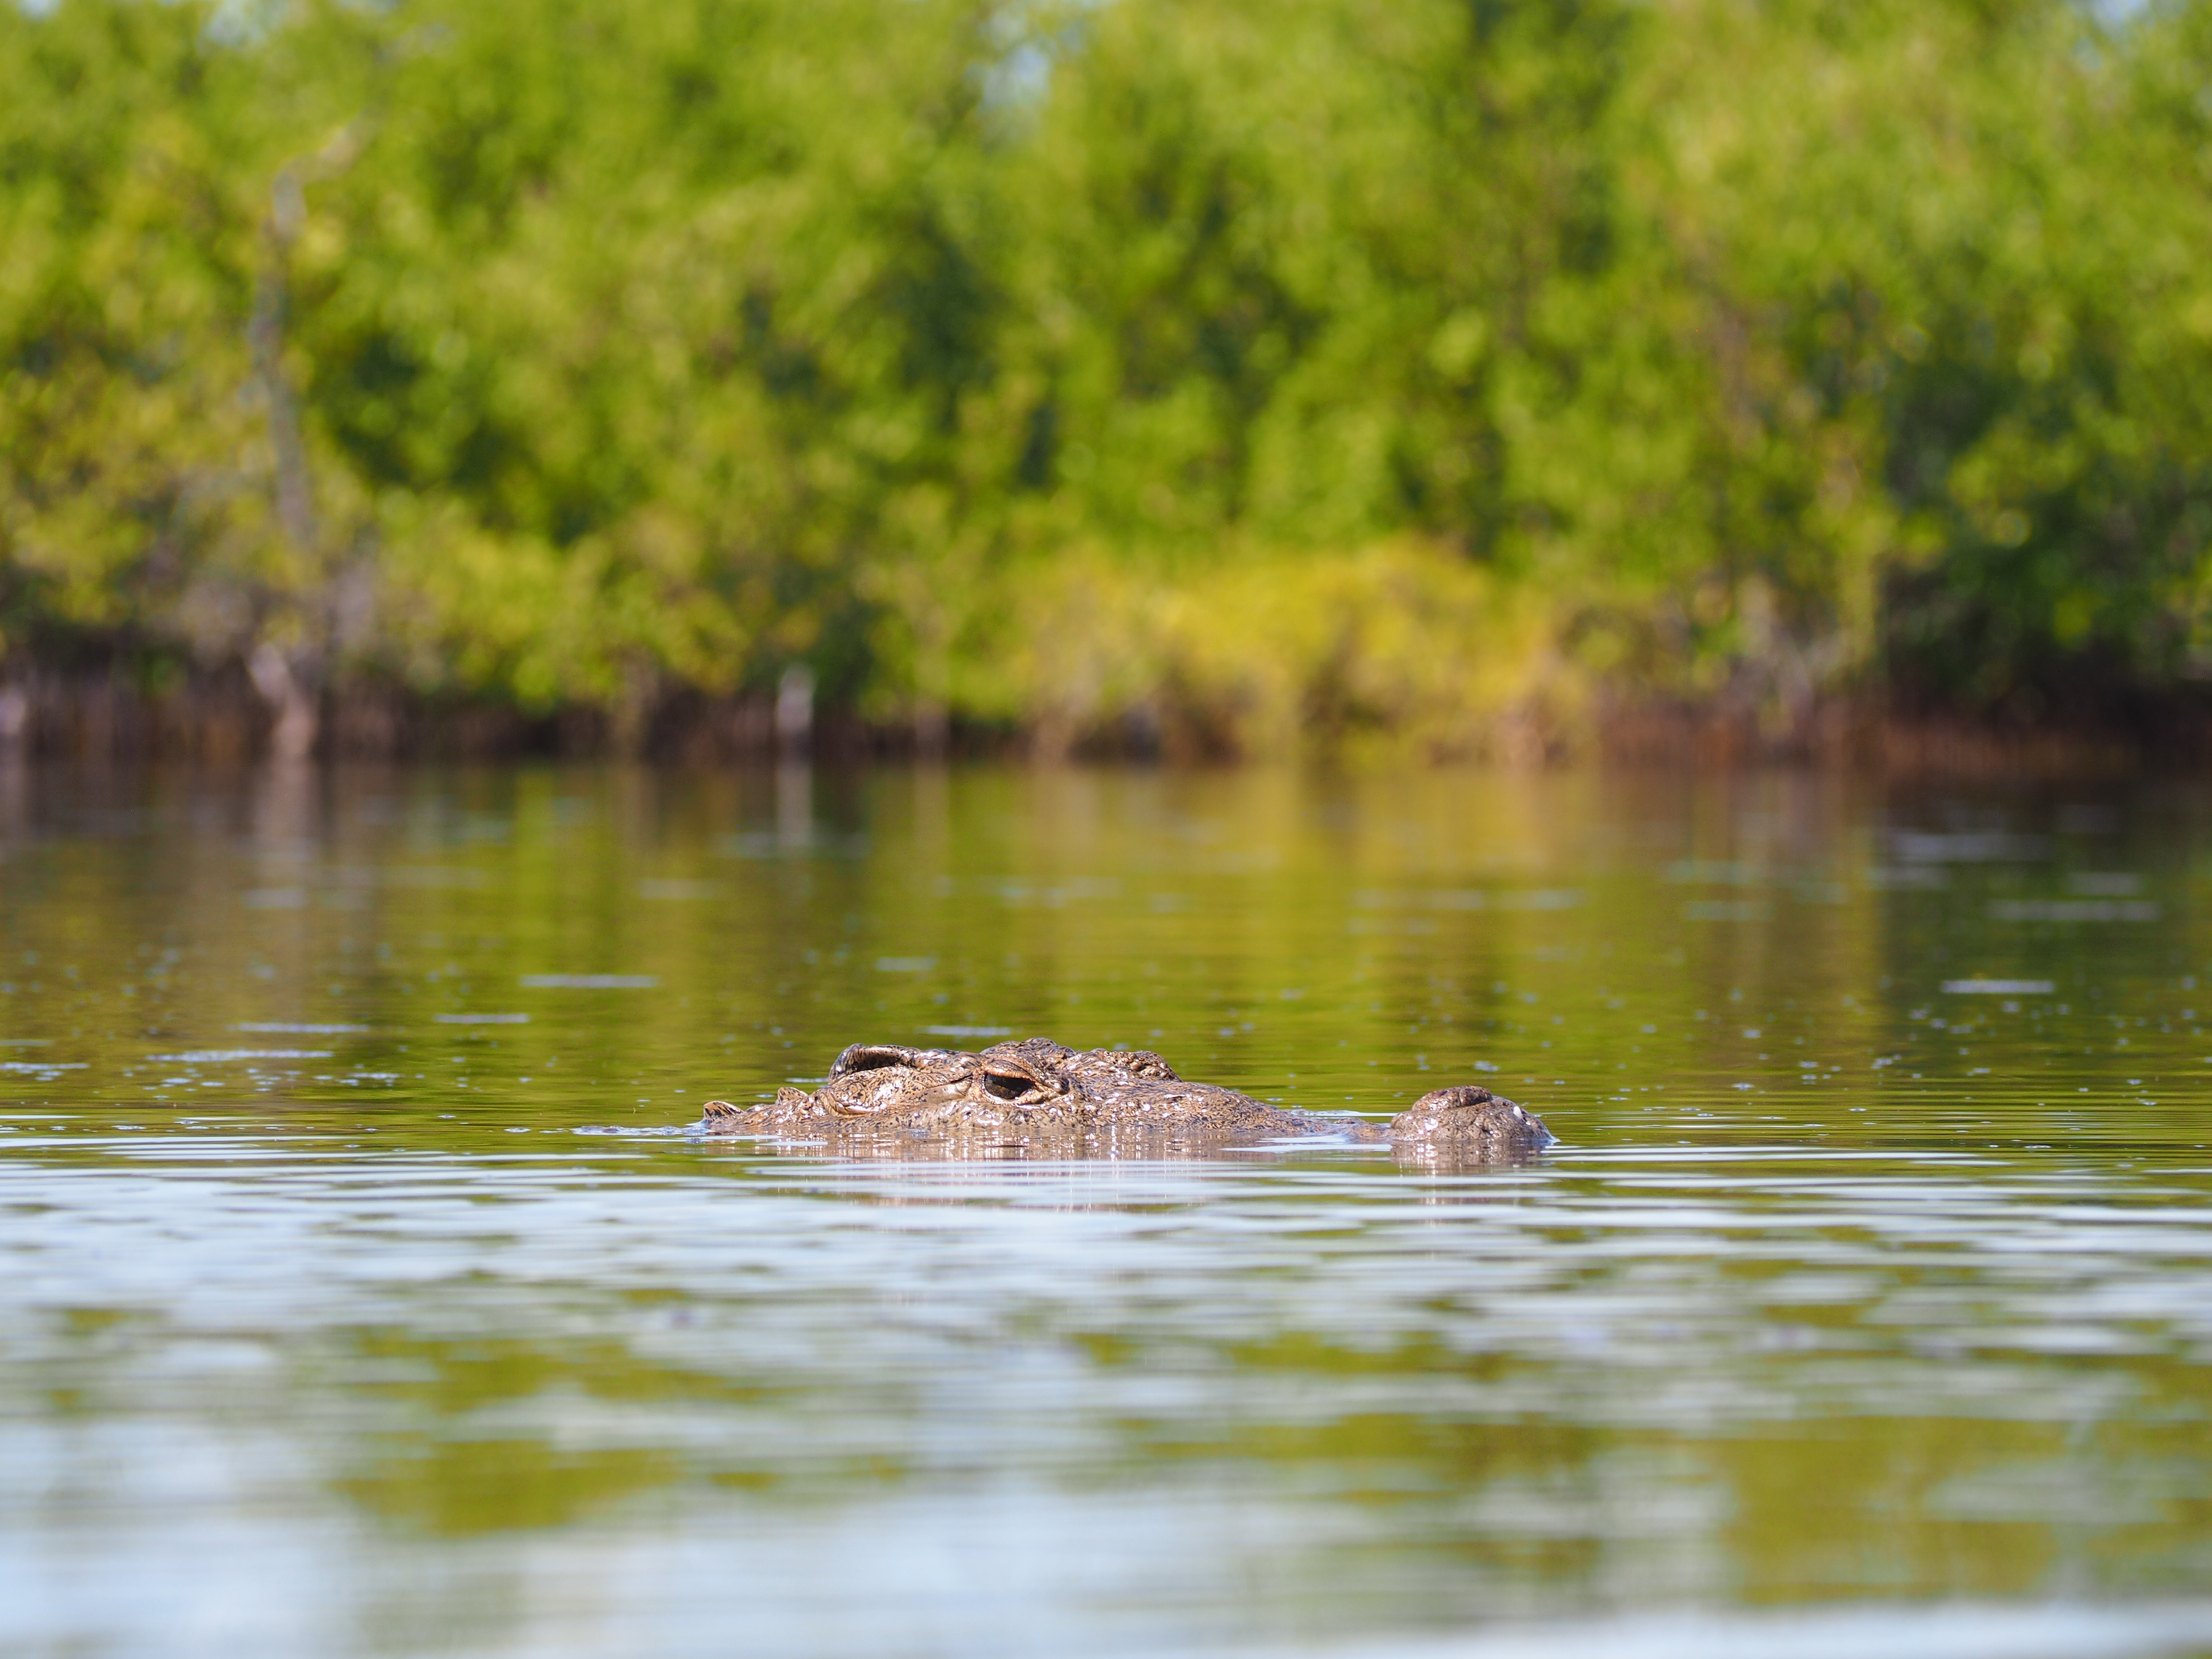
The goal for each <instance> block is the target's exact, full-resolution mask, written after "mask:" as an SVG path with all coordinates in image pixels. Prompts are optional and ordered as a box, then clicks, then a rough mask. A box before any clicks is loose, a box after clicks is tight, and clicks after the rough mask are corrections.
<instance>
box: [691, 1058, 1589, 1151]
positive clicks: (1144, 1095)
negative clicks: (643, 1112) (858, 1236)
mask: <svg viewBox="0 0 2212 1659" xmlns="http://www.w3.org/2000/svg"><path fill="white" fill-rule="evenodd" d="M699 1127H700V1129H701V1130H702V1132H703V1133H708V1134H717V1135H724V1134H727V1135H768V1136H780V1137H786V1138H790V1137H799V1138H805V1139H833V1140H835V1141H836V1143H837V1144H838V1145H839V1146H841V1147H844V1148H848V1149H852V1150H858V1149H860V1147H861V1146H878V1147H879V1148H880V1147H881V1146H884V1143H888V1142H897V1141H906V1142H911V1141H913V1140H915V1139H925V1138H926V1139H942V1140H945V1141H946V1142H949V1143H957V1144H959V1145H963V1146H970V1147H976V1146H981V1147H986V1148H1005V1147H1008V1146H1027V1145H1030V1144H1031V1143H1032V1142H1036V1143H1039V1144H1042V1143H1044V1142H1054V1143H1057V1142H1060V1141H1066V1140H1080V1141H1081V1142H1082V1143H1084V1150H1085V1152H1091V1153H1097V1152H1113V1151H1121V1150H1126V1151H1130V1152H1136V1151H1140V1150H1146V1149H1147V1147H1148V1146H1149V1144H1150V1143H1153V1142H1159V1141H1166V1142H1171V1143H1173V1144H1175V1145H1179V1146H1182V1145H1189V1144H1192V1143H1206V1144H1220V1143H1226V1142H1232V1141H1251V1140H1273V1139H1287V1138H1289V1137H1291V1136H1300V1135H1330V1136H1335V1137H1339V1138H1340V1139H1346V1140H1352V1141H1364V1142H1370V1143H1371V1142H1379V1141H1389V1143H1390V1144H1391V1145H1392V1146H1394V1147H1395V1149H1396V1150H1398V1151H1399V1152H1401V1153H1408V1152H1410V1153H1412V1154H1413V1155H1414V1156H1415V1157H1416V1158H1417V1159H1418V1160H1419V1161H1421V1162H1425V1163H1431V1164H1437V1163H1443V1164H1463V1163H1482V1164H1490V1163H1504V1162H1509V1161H1510V1160H1513V1159H1516V1158H1524V1157H1527V1156H1528V1154H1530V1153H1532V1152H1541V1151H1542V1150H1543V1149H1544V1148H1545V1147H1547V1146H1550V1145H1552V1143H1553V1135H1552V1133H1551V1132H1550V1131H1549V1130H1548V1129H1547V1128H1546V1127H1544V1125H1543V1122H1542V1121H1541V1120H1540V1119H1539V1118H1537V1117H1536V1116H1535V1115H1534V1114H1533V1113H1531V1112H1528V1111H1527V1110H1526V1109H1523V1108H1522V1107H1520V1106H1517V1105H1516V1104H1515V1103H1513V1102H1511V1101H1510V1100H1505V1099H1502V1098H1500V1097H1498V1096H1496V1095H1493V1094H1492V1093H1491V1092H1490V1091H1489V1090H1487V1089H1482V1088H1475V1087H1470V1086H1466V1085H1462V1086H1460V1087H1456V1088H1450V1089H1438V1090H1437V1091H1434V1092H1433V1093H1431V1094H1426V1095H1424V1096H1422V1097H1421V1098H1420V1099H1419V1100H1418V1101H1416V1102H1414V1103H1413V1106H1412V1107H1410V1108H1409V1109H1407V1110H1406V1111H1403V1112H1401V1113H1400V1114H1399V1115H1397V1116H1396V1117H1395V1118H1394V1119H1392V1120H1391V1122H1390V1125H1389V1128H1387V1129H1385V1128H1383V1127H1379V1126H1377V1125H1376V1124H1374V1123H1371V1122H1370V1121H1367V1120H1366V1119H1364V1118H1357V1117H1351V1116H1323V1115H1318V1114H1315V1113H1311V1112H1294V1111H1285V1109H1283V1108H1281V1107H1279V1106H1269V1105H1266V1104H1264V1103H1261V1102H1260V1101H1256V1100H1254V1099H1253V1098H1251V1097H1249V1095H1241V1094H1238V1093H1237V1091H1235V1090H1233V1089H1222V1088H1217V1087H1216V1086H1214V1085H1212V1084H1210V1083H1189V1082H1186V1081H1184V1080H1183V1079H1182V1078H1179V1077H1177V1076H1176V1073H1175V1069H1174V1067H1172V1066H1170V1065H1169V1064H1168V1063H1167V1061H1165V1060H1162V1059H1161V1058H1160V1057H1159V1056H1158V1054H1148V1053H1146V1052H1144V1051H1142V1050H1138V1051H1134V1052H1132V1051H1127V1050H1122V1049H1105V1048H1092V1049H1088V1050H1085V1051H1082V1052H1078V1051H1077V1050H1074V1049H1072V1048H1062V1047H1061V1046H1060V1044H1059V1043H1057V1042H1053V1041H1051V1040H1050V1039H1049V1038H1047V1037H1024V1038H1023V1039H1022V1040H1021V1041H1019V1042H1001V1043H999V1044H996V1045H995V1046H994V1047H992V1048H986V1049H985V1050H983V1052H982V1053H981V1054H966V1053H963V1052H960V1051H958V1050H955V1049H949V1048H901V1047H899V1046H897V1045H896V1044H892V1043H879V1042H877V1043H870V1042H856V1043H854V1045H853V1046H852V1047H851V1048H848V1049H846V1050H845V1052H844V1053H843V1054H840V1055H838V1056H837V1060H836V1064H835V1065H834V1066H831V1067H830V1068H829V1078H828V1079H827V1080H826V1081H825V1082H824V1083H823V1085H822V1086H821V1087H820V1088H819V1089H817V1090H816V1091H814V1092H813V1093H812V1094H808V1093H807V1092H806V1091H805V1090H803V1089H793V1088H785V1089H781V1090H779V1091H777V1092H776V1097H775V1100H774V1101H773V1102H772V1103H769V1104H768V1105H766V1106H760V1107H756V1108H753V1109H750V1110H744V1109H740V1108H738V1107H736V1106H732V1105H731V1104H730V1103H728V1102H726V1101H720V1100H717V1101H710V1102H708V1106H707V1113H706V1116H705V1118H704V1120H703V1121H702V1122H701V1123H700V1125H699Z"/></svg>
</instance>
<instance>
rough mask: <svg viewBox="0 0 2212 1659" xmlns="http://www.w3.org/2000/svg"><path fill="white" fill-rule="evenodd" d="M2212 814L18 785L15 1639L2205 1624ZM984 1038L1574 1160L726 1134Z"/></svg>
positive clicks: (1634, 792) (1955, 1631) (58, 777)
mask: <svg viewBox="0 0 2212 1659" xmlns="http://www.w3.org/2000/svg"><path fill="white" fill-rule="evenodd" d="M2208 843H2212V796H2208V795H2207V794H2205V793H2203V792H2198V791H2195V790H2191V789H2183V788H2180V787H2163V788H2153V787H2142V788H2138V789H2134V790H2128V791H2114V790H2102V791H2100V790H2092V789H2087V788H2084V787H2075V788H2071V789H2057V790H2041V791H2039V790H2034V789H2030V788H2027V787H2018V788H2011V789H1986V790H1982V791H1978V792H1977V791H1966V790H1953V791H1948V792H1922V793H1887V794H1885V793H1881V792H1880V791H1878V790H1875V789H1874V788H1872V787H1868V786H1863V785H1857V786H1855V785H1851V784H1849V783H1847V782H1845V781H1840V780H1836V779H1823V778H1818V777H1809V776H1802V775H1776V776H1758V777H1707V778H1697V779H1692V778H1680V777H1677V778H1666V777H1656V776H1644V777H1633V776H1611V777H1608V776H1603V775H1566V776H1547V777H1517V776H1498V775H1411V776H1390V777H1355V778H1351V779H1328V778H1318V777H1298V776H1294V775H1278V774H1267V773H1242V774H1232V775H1194V776H1187V775H1161V774H1150V773H1139V774H1093V773H1084V772H1076V773H1066V774H1034V775H1033V774H1025V773H1020V772H991V771H981V772H972V773H969V772H959V771H955V772H952V773H950V774H945V773H934V772H921V773H915V772H906V771H890V772H883V773H876V774H861V775H849V776H835V775H813V776H809V775H805V774H804V773H799V772H786V773H783V774H781V775H721V776H678V775H653V774H650V773H645V772H629V771H618V770H560V769H541V770H516V771H504V772H481V773H451V774H445V773H434V772H427V771H424V772H401V773H349V772H338V773H336V774H329V773H325V774H301V775H286V774H283V773H276V774H270V775H262V776H259V777H256V778H251V779H241V780H230V781H224V780H221V779H208V778H197V779H195V778H193V777H190V776H185V775H120V776H114V775H63V774H57V773H52V772H45V771H36V772H29V773H26V772H24V771H21V770H20V769H19V770H15V771H8V770H0V1042H4V1044H5V1047H4V1048H0V1066H4V1068H5V1069H4V1070H0V1352H4V1353H5V1355H6V1357H7V1360H6V1364H5V1365H4V1366H0V1650H5V1651H7V1652H9V1653H23V1654H37V1655H47V1654H52V1655H61V1654H69V1655H80V1654H111V1653H112V1654H139V1653H158V1654H162V1655H200V1654H221V1655H224V1656H229V1655H233V1654H235V1653H239V1652H266V1653H278V1652H283V1653H296V1654H318V1655H319V1654H343V1655H382V1654H416V1653H439V1654H466V1655H484V1656H494V1655H496V1656H511V1655H525V1654H527V1655H584V1654H591V1655H600V1654H609V1655H617V1654H618V1655H632V1654H643V1653H653V1654H671V1655H689V1654H708V1653H713V1654H728V1653H758V1654H768V1655H787V1654H788V1655H802V1654H803V1655H830V1656H842V1655H853V1656H860V1655H867V1656H903V1655H939V1654H942V1655H963V1656H964V1655H983V1656H994V1655H1002V1654H1003V1655H1015V1654H1022V1655H1028V1654H1034V1653H1040V1652H1050V1653H1055V1654H1085V1655H1087V1654H1133V1653H1138V1652H1145V1653H1155V1652H1189V1653H1227V1654H1235V1655H1244V1654H1262V1653H1265V1654H1273V1653H1280V1652H1291V1651H1295V1652H1315V1653H1322V1654H1346V1655H1360V1656H1376V1659H1381V1656H1386V1655H1388V1656H1395V1655H1407V1656H1415V1655H1419V1656H1430V1655H1438V1656H1441V1655H1445V1654H1452V1655H1469V1656H1504V1655H1509V1654H1510V1655H1521V1654H1530V1655H1568V1654H1588V1653H1620V1654H1625V1655H1631V1656H1671V1655H1676V1654H1682V1655H1690V1654H1697V1655H1713V1654H1721V1655H1728V1654H1745V1655H1750V1654H1760V1655H1765V1654H1785V1655H1790V1654H1794V1655H1801V1656H1826V1655H1830V1654H1835V1655H1844V1654H1850V1655H1857V1654H1863V1653H1866V1652H1869V1651H1878V1652H1881V1653H1883V1654H1884V1655H1885V1656H1887V1659H1901V1656H1909V1655H1914V1654H1923V1653H1924V1654H1929V1655H1943V1656H1953V1655H1970V1654H1971V1655H1984V1654H1988V1655H2003V1656H2024V1655H2039V1654H2046V1653H2048V1654H2065V1655H2079V1654H2108V1653H2109V1654H2150V1653H2159V1654H2166V1653H2190V1652H2199V1653H2212V1370H2208V1368H2207V1365H2208V1361H2212V1211H2208V1209H2207V1206H2206V1200H2207V1198H2208V1195H2212V1152H2208V1149H2207V1143H2208V1142H2212V1111H2208V1109H2207V1091H2206V1087H2205V1081H2206V1079H2208V1078H2212V1034H2208V1033H2207V1032H2206V1030H2204V1026H2205V1024H2207V1022H2212V940H2208V939H2206V938H2205V937H2204V936H2203V934H2204V927H2205V921H2204V920H2203V918H2205V917H2208V916H2212V907H2208V906H2207V905H2205V904H2203V903H2200V902H2199V894H2200V892H2202V891H2203V887H2204V884H2205V882H2206V880H2207V878H2208V876H2212V865H2208V863H2207V860H2206V850H2207V847H2208ZM1947 985H1948V987H1950V988H1948V989H1947V988H1946V987H1947ZM1000 1030H1011V1031H1014V1032H1018V1033H1024V1034H1026V1033H1030V1032H1042V1033H1046V1034H1049V1035H1052V1036H1057V1037H1059V1038H1060V1039H1061V1040H1063V1041H1066V1042H1073V1043H1079V1044H1085V1045H1089V1044H1097V1043H1106V1044H1110V1043H1115V1042H1126V1043H1130V1044H1133V1045H1136V1046H1144V1047H1151V1048H1158V1049H1159V1050H1160V1051H1161V1052H1163V1053H1164V1054H1167V1055H1168V1057H1169V1058H1170V1060H1173V1061H1175V1062H1176V1064H1177V1065H1178V1066H1180V1067H1181V1068H1182V1070H1183V1071H1184V1072H1185V1073H1186V1074H1188V1075H1194V1076H1198V1077H1202V1078H1205V1079H1209V1080H1213V1081H1219V1082H1224V1083H1228V1084H1231V1085H1237V1086H1238V1087H1241V1088H1243V1089H1245V1090H1247V1091H1250V1092H1252V1093H1254V1094H1256V1095H1259V1096H1261V1097H1265V1098H1268V1099H1275V1100H1280V1101H1283V1102H1285V1103H1289V1104H1293V1105H1302V1106H1309V1107H1314V1108H1327V1109H1353V1110H1358V1111H1364V1112H1373V1113H1385V1112H1388V1111H1390V1110H1392V1109H1395V1107H1396V1106H1397V1105H1400V1104H1402V1103H1404V1102H1405V1101H1407V1099H1409V1098H1410V1097H1412V1096H1413V1095H1414V1094H1415V1093H1417V1092H1419V1091H1421V1090H1423V1089H1425V1088H1429V1087H1433V1086H1436V1085H1438V1084H1440V1083H1442V1082H1444V1081H1447V1080H1451V1079H1480V1080H1483V1081H1486V1082H1489V1083H1490V1084H1492V1085H1493V1086H1495V1087H1498V1088H1499V1089H1500V1090H1501V1091H1504V1092H1506V1093H1509V1094H1511V1095H1512V1096H1514V1097H1516V1098H1519V1099H1522V1100H1523V1101H1525V1102H1527V1103H1528V1104H1530V1105H1531V1106H1533V1107H1534V1108H1535V1109H1538V1110H1539V1111H1541V1113H1542V1114H1543V1115H1545V1116H1546V1118H1547V1121H1549V1122H1550V1123H1551V1125H1552V1127H1553V1129H1554V1130H1555V1131H1556V1132H1558V1133H1559V1134H1560V1135H1561V1136H1563V1137H1564V1138H1565V1145H1564V1146H1561V1147H1560V1148H1559V1149H1558V1150H1557V1151H1556V1152H1553V1153H1552V1154H1550V1155H1548V1156H1547V1157H1546V1158H1544V1159H1543V1160H1541V1162H1540V1163H1539V1164H1535V1165H1534V1166H1532V1167H1528V1168H1525V1169H1520V1170H1510V1171H1501V1172H1492V1173H1487V1174H1478V1175H1460V1176H1437V1175H1433V1174H1425V1173H1422V1172H1420V1171H1418V1170H1401V1169H1399V1168H1398V1167H1396V1166H1395V1165H1394V1164H1392V1162H1391V1161H1390V1159H1389V1155H1388V1154H1387V1152H1374V1151H1369V1150H1366V1149H1358V1148H1346V1147H1341V1146H1338V1147H1328V1148H1322V1149H1318V1150H1313V1149H1309V1150H1305V1151H1292V1152H1281V1151H1256V1152H1241V1153H1237V1154H1234V1155H1231V1156H1226V1157H1222V1158H1216V1159H1212V1160H1210V1161H1194V1162H1185V1163H1142V1164H1139V1163H1119V1164H1117V1163H1110V1162H1098V1163H1090V1164H1080V1163H1079V1164H1066V1163H1024V1162H1021V1161H1018V1160H1016V1161H1006V1162H995V1163H947V1162H937V1163H933V1162H929V1161H926V1160H924V1161H915V1162H908V1163H903V1164H848V1163H840V1162H837V1161H836V1160H834V1159H831V1158H826V1157H823V1156H822V1155H821V1154H820V1153H818V1152H809V1151H806V1150H805V1149H799V1150H796V1151H793V1150H786V1151H783V1152H774V1151H763V1150H760V1149H757V1148H755V1147H751V1146H732V1145H729V1144H720V1145H715V1144H705V1143H702V1142H700V1141H697V1140H695V1139H690V1138H689V1137H687V1136H685V1135H684V1134H683V1133H680V1126H682V1125H684V1124H685V1123H687V1122H689V1121H691V1120H693V1119H694V1118H696V1116H697V1106H698V1103H699V1102H700V1101H702V1099H704V1098H706V1097H709V1096H715V1095H720V1096H726V1097H730V1098H732V1099H738V1100H746V1099H751V1098H756V1097H765V1096H766V1095H768V1094H769V1093H770V1092H771V1091H773V1090H774V1088H775V1086H776V1085H778V1084H779V1083H781V1082H783V1081H785V1080H787V1079H801V1080H804V1079H807V1078H809V1077H811V1076H818V1075H819V1074H820V1073H821V1072H822V1071H823V1069H824V1067H825V1066H827V1063H828V1061H829V1058H830V1057H831V1056H832V1055H833V1054H835V1053H836V1050H837V1049H838V1048H840V1047H842V1045H843V1044H844V1043H846V1042H849V1041H853V1040H854V1039H856V1038H871V1039H889V1040H893V1041H900V1042H921V1041H928V1040H931V1037H932V1034H933V1033H945V1032H952V1033H969V1034H972V1035H966V1036H939V1037H938V1039H937V1040H939V1041H959V1042H968V1043H969V1044H971V1045H980V1044H981V1043H984V1042H989V1041H990V1040H991V1036H992V1034H994V1033H995V1032H997V1031H1000Z"/></svg>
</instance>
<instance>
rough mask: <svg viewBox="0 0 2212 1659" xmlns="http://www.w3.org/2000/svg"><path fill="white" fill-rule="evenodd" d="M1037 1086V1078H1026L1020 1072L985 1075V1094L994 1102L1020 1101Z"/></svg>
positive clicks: (988, 1073) (989, 1073) (987, 1073)
mask: <svg viewBox="0 0 2212 1659" xmlns="http://www.w3.org/2000/svg"><path fill="white" fill-rule="evenodd" d="M1036 1086H1037V1085H1036V1079H1035V1078H1033V1077H1024V1076H1023V1075H1022V1074H1021V1073H1018V1072H986V1073H983V1092H984V1093H985V1094H987V1095H988V1096H990V1097H991V1098H992V1099H994V1100H1019V1099H1020V1098H1021V1097H1023V1096H1024V1095H1025V1094H1027V1093H1029V1091H1030V1090H1032V1089H1034V1088H1036Z"/></svg>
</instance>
